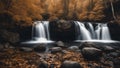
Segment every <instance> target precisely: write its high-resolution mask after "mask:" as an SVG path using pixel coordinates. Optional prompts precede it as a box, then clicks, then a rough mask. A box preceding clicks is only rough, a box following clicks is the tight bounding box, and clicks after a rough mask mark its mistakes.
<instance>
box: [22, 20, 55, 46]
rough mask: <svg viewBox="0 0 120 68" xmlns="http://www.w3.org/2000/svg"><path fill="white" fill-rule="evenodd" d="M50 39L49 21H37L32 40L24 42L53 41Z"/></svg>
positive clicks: (33, 28)
mask: <svg viewBox="0 0 120 68" xmlns="http://www.w3.org/2000/svg"><path fill="white" fill-rule="evenodd" d="M53 42H54V41H51V40H50V33H49V21H36V22H34V24H33V27H32V40H30V41H27V42H22V43H24V44H36V43H53Z"/></svg>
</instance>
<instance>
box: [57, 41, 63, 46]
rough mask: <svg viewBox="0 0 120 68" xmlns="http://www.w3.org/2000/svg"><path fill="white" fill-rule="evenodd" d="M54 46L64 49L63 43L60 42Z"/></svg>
mask: <svg viewBox="0 0 120 68" xmlns="http://www.w3.org/2000/svg"><path fill="white" fill-rule="evenodd" d="M56 46H58V47H65V45H64V42H62V41H58V42H56Z"/></svg>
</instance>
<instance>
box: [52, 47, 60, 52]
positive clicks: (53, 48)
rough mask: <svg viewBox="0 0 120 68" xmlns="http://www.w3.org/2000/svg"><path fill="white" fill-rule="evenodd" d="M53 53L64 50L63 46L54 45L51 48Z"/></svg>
mask: <svg viewBox="0 0 120 68" xmlns="http://www.w3.org/2000/svg"><path fill="white" fill-rule="evenodd" d="M50 51H51V53H57V52H62V48H61V47H52V48H51V49H50Z"/></svg>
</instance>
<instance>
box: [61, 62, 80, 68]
mask: <svg viewBox="0 0 120 68" xmlns="http://www.w3.org/2000/svg"><path fill="white" fill-rule="evenodd" d="M60 68H82V66H81V65H80V64H79V63H78V62H76V61H64V62H63V63H62V64H61V66H60Z"/></svg>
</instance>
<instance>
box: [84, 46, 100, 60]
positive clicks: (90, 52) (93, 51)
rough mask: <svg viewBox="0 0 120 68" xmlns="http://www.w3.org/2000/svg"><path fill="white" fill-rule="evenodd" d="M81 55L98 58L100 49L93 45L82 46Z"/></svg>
mask: <svg viewBox="0 0 120 68" xmlns="http://www.w3.org/2000/svg"><path fill="white" fill-rule="evenodd" d="M82 55H83V57H84V58H85V59H87V60H98V59H99V58H100V57H101V56H102V51H101V50H100V49H97V48H94V47H84V48H83V49H82Z"/></svg>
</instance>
